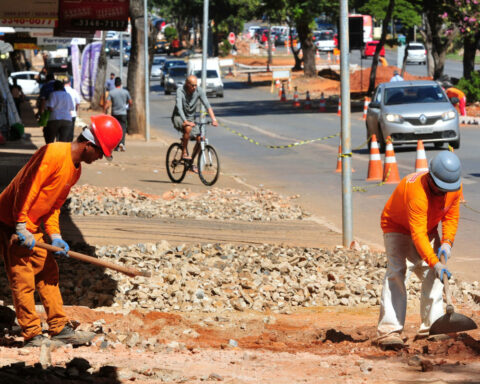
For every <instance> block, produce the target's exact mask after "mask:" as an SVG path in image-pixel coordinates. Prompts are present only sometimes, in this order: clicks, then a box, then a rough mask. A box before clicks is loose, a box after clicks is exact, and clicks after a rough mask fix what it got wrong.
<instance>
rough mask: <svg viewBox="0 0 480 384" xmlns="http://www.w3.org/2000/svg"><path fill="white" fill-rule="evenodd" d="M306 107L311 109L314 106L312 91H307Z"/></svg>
mask: <svg viewBox="0 0 480 384" xmlns="http://www.w3.org/2000/svg"><path fill="white" fill-rule="evenodd" d="M303 107H304V108H305V109H311V108H312V102H311V101H310V92H309V91H307V96H306V97H305V104H304V105H303Z"/></svg>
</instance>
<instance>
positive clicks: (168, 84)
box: [164, 65, 187, 95]
mask: <svg viewBox="0 0 480 384" xmlns="http://www.w3.org/2000/svg"><path fill="white" fill-rule="evenodd" d="M186 78H187V66H186V65H182V66H180V65H179V66H173V67H170V68H168V72H167V73H166V75H165V85H164V89H165V95H169V94H170V93H172V92H176V91H177V87H181V86H183V84H184V83H185V79H186Z"/></svg>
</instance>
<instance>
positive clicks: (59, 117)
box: [43, 80, 75, 144]
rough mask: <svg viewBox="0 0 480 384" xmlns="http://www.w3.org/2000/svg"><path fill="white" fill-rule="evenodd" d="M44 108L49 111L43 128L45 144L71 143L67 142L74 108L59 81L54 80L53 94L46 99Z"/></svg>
mask: <svg viewBox="0 0 480 384" xmlns="http://www.w3.org/2000/svg"><path fill="white" fill-rule="evenodd" d="M46 107H47V109H48V110H49V111H50V117H49V119H48V123H47V125H46V127H44V128H43V137H44V138H45V144H49V143H53V142H54V141H55V139H57V141H72V140H69V137H70V135H71V133H70V131H71V127H72V111H74V110H75V107H74V105H73V101H72V98H71V97H70V95H69V94H68V93H67V92H66V91H65V88H64V86H63V83H62V82H61V81H60V80H55V82H54V85H53V92H52V93H51V94H50V96H49V97H48V100H47V103H46Z"/></svg>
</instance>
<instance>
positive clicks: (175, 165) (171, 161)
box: [166, 143, 187, 183]
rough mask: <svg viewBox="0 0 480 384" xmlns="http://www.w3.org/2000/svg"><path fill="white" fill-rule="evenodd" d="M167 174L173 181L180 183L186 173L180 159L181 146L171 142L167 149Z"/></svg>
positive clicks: (183, 162)
mask: <svg viewBox="0 0 480 384" xmlns="http://www.w3.org/2000/svg"><path fill="white" fill-rule="evenodd" d="M166 166H167V174H168V177H169V178H170V180H172V181H173V182H174V183H181V182H182V180H183V179H184V177H185V174H186V173H187V167H186V165H185V161H184V160H182V146H181V145H180V144H179V143H173V144H172V145H170V147H168V150H167V159H166Z"/></svg>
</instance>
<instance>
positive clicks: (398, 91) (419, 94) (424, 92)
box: [385, 85, 447, 105]
mask: <svg viewBox="0 0 480 384" xmlns="http://www.w3.org/2000/svg"><path fill="white" fill-rule="evenodd" d="M446 101H447V99H446V97H445V95H444V94H443V92H442V90H441V88H440V86H431V85H426V86H415V87H405V88H401V87H396V88H387V89H385V105H398V104H417V103H444V102H446Z"/></svg>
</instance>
